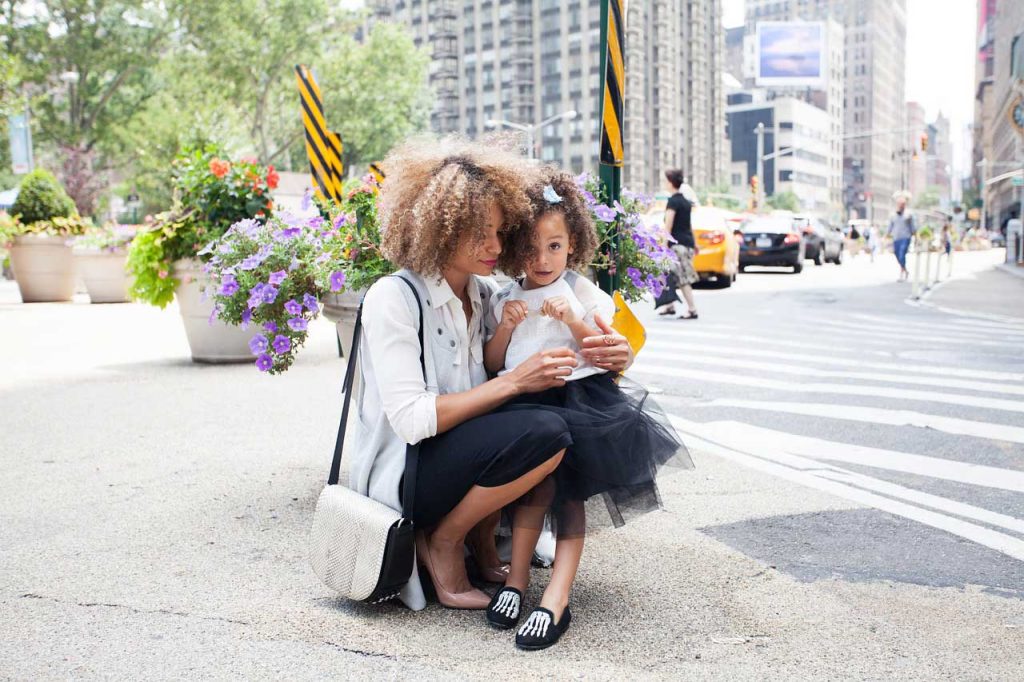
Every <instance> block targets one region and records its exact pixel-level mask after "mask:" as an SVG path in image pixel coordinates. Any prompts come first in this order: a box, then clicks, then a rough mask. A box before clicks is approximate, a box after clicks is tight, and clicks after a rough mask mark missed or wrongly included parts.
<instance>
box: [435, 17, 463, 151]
mask: <svg viewBox="0 0 1024 682" xmlns="http://www.w3.org/2000/svg"><path fill="white" fill-rule="evenodd" d="M458 20H459V13H458V7H457V0H436V3H435V4H434V5H432V6H431V9H430V26H431V29H432V30H433V35H432V36H431V48H432V50H431V59H432V62H433V64H432V67H433V68H432V70H431V74H430V85H431V87H432V88H433V90H434V92H435V93H437V108H436V109H435V110H434V114H433V119H434V121H433V123H434V128H435V130H438V131H439V132H442V133H446V132H452V131H454V130H456V129H457V128H458V125H459V33H458Z"/></svg>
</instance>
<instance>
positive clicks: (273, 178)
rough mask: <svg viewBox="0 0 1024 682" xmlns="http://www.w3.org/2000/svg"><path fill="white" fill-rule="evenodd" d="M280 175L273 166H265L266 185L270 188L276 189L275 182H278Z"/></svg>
mask: <svg viewBox="0 0 1024 682" xmlns="http://www.w3.org/2000/svg"><path fill="white" fill-rule="evenodd" d="M280 180H281V176H280V175H278V174H277V171H276V170H274V167H273V166H267V187H269V188H270V189H277V183H278V182H280Z"/></svg>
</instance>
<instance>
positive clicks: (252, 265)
mask: <svg viewBox="0 0 1024 682" xmlns="http://www.w3.org/2000/svg"><path fill="white" fill-rule="evenodd" d="M262 262H263V261H261V260H260V259H259V258H258V257H257V256H247V257H246V258H245V259H243V260H242V264H241V265H239V266H238V267H240V268H242V269H243V270H255V269H256V268H258V267H259V266H260V263H262Z"/></svg>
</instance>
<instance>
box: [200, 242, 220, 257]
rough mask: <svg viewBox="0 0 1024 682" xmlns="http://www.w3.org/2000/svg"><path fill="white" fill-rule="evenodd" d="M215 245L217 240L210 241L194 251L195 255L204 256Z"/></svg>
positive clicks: (210, 251)
mask: <svg viewBox="0 0 1024 682" xmlns="http://www.w3.org/2000/svg"><path fill="white" fill-rule="evenodd" d="M216 245H217V242H210V243H209V244H207V245H206V246H204V247H203V248H201V249H200V250H199V251H197V252H196V255H197V256H205V255H206V254H208V253H213V247H215V246H216Z"/></svg>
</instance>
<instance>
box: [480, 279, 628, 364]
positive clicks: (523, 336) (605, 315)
mask: <svg viewBox="0 0 1024 682" xmlns="http://www.w3.org/2000/svg"><path fill="white" fill-rule="evenodd" d="M555 296H564V297H565V298H566V299H568V301H569V305H571V306H572V309H573V311H574V312H575V313H576V315H577V316H579V317H580V318H582V319H583V320H584V321H585V322H586V323H587V324H588V325H589V326H590V327H592V328H594V329H595V330H599V327H598V326H597V324H596V323H595V322H594V315H595V314H600V315H601V319H603V320H604V321H605V322H606V323H608V324H611V322H612V316H613V315H614V314H615V303H614V302H613V301H612V298H611V296H609V295H608V294H606V293H605V292H603V291H601V290H600V289H599V288H598V287H597V285H596V284H594V283H593V282H591V281H590V280H589V279H587V278H586V277H584V276H582V275H580V274H578V273H576V272H572V271H569V270H567V271H565V272H564V273H562V276H561V277H559V278H558V279H557V280H555V281H554V282H553V283H551V284H549V285H547V286H544V287H540V288H538V289H524V288H523V287H522V286H521V285H520V284H519V282H511V283H509V284H507V285H505V287H503V288H502V289H501V290H500V291H498V292H497V293H496V294H494V295H493V296H491V302H490V306H489V311H488V313H487V338H488V339H490V338H491V337H492V336H494V332H495V330H496V329H497V328H498V323H499V322H500V321H501V314H502V311H503V310H504V309H505V303H506V302H507V301H525V302H526V307H527V310H528V311H529V313H528V314H527V316H526V319H525V320H523V321H522V322H521V323H520V324H519V326H518V327H516V329H515V331H514V332H512V339H511V340H510V341H509V344H508V350H507V351H506V352H505V368H504V369H503V370H501V371H500V372H499V374H505V373H506V372H509V371H511V370H513V369H515V368H516V367H517V366H518V365H519V364H520V363H522V362H524V361H525V360H526V359H527V358H529V357H530V356H531V355H533V354H534V353H537V352H539V351H542V350H547V349H549V348H561V347H567V348H571V349H572V350H574V351H576V359H577V361H579V364H578V365H577V366H576V367H575V368H574V369H573V372H572V374H571V375H569V376H568V377H566V381H573V380H575V379H582V378H583V377H588V376H591V375H593V374H600V373H602V372H604V371H605V370H603V369H598V368H597V367H594V366H593V365H591V364H590V363H589V362H587V361H586V360H584V359H583V356H581V355H580V354H579V351H580V346H579V344H578V343H576V339H575V337H573V335H572V332H571V331H570V330H569V326H568V325H566V324H565V323H563V322H561V321H560V320H556V319H554V318H551V317H548V316H546V315H542V314H541V313H540V309H541V306H542V305H543V304H544V301H545V300H547V299H549V298H553V297H555Z"/></svg>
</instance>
